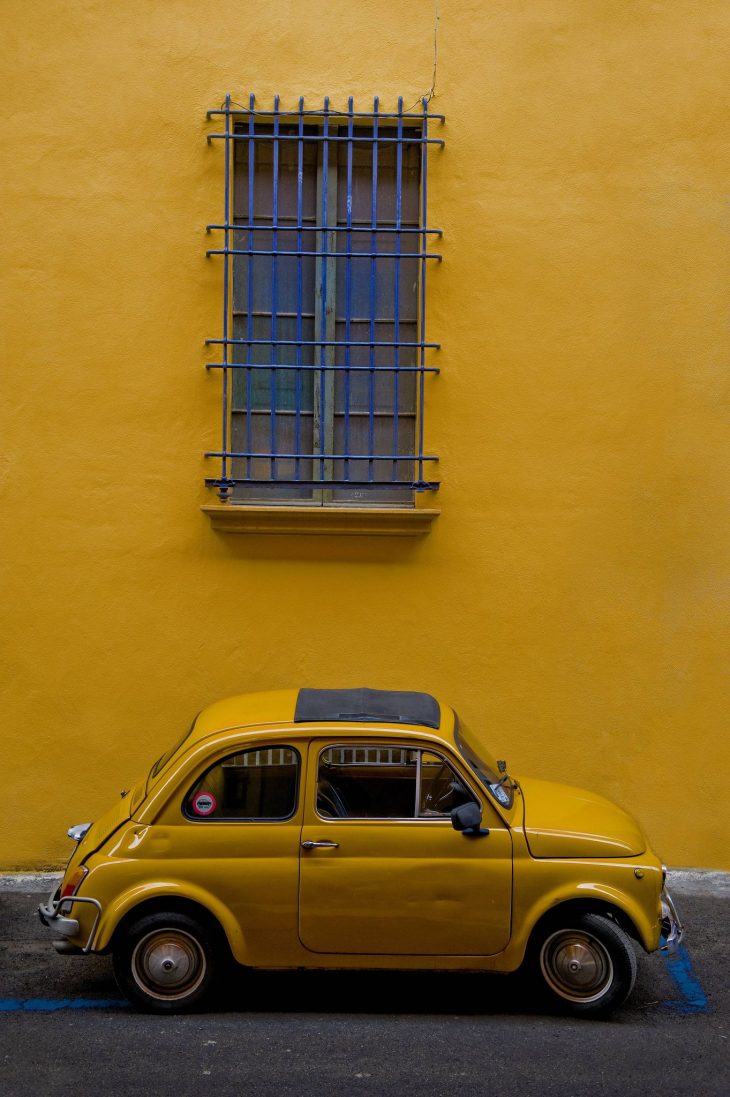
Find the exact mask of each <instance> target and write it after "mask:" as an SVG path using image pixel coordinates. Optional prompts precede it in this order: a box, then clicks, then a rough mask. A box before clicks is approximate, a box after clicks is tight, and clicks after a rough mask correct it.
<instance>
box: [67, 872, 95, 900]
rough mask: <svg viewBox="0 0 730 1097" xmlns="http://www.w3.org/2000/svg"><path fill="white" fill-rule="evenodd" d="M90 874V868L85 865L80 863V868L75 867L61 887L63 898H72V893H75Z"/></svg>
mask: <svg viewBox="0 0 730 1097" xmlns="http://www.w3.org/2000/svg"><path fill="white" fill-rule="evenodd" d="M88 875H89V870H88V868H86V867H85V866H84V865H79V867H78V868H75V869H74V870H73V872H72V873H71V875H70V876H69V878H68V880H65V881H64V884H63V887H62V888H61V898H62V899H70V898H71V896H72V895H75V894H76V892H77V891H78V890H79V888H80V887H81V881H82V880H83V879H84V878H85V877H86V876H88Z"/></svg>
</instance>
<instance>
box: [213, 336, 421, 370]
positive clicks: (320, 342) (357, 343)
mask: <svg viewBox="0 0 730 1097" xmlns="http://www.w3.org/2000/svg"><path fill="white" fill-rule="evenodd" d="M205 342H206V346H210V345H213V344H221V345H223V346H231V345H233V346H239V347H241V346H242V347H271V346H275V347H432V348H433V349H434V350H439V349H440V347H441V344H440V343H407V342H405V341H404V340H401V339H399V340H397V341H396V342H393V341H392V340H391V341H386V340H383V339H381V340H377V339H364V340H363V339H357V340H356V339H348V340H346V341H344V342H343V341H342V340H336V339H206V340H205ZM274 364H275V363H274ZM322 368H323V369H329V366H323V367H322Z"/></svg>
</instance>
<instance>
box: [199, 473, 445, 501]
mask: <svg viewBox="0 0 730 1097" xmlns="http://www.w3.org/2000/svg"><path fill="white" fill-rule="evenodd" d="M205 484H206V487H209V488H224V487H233V485H235V484H256V485H260V486H264V485H270V486H271V487H274V488H276V487H284V486H287V485H290V486H292V487H301V488H306V487H316V488H357V489H358V490H360V488H374V489H375V490H377V491H379V490H380V489H381V488H410V490H411V491H438V489H439V487H440V484H439V481H438V480H324V479H322V480H304V479H302V480H295V479H294V478H293V477H291V476H282V477H281V478H279V479H277V480H257V479H255V478H254V477H250V478H249V479H245V478H244V477H242V476H228V477H226V478H225V479H219V480H216V479H213V478H212V477H206V480H205ZM286 502H288V503H292V502H293V503H296V500H292V499H288V500H286Z"/></svg>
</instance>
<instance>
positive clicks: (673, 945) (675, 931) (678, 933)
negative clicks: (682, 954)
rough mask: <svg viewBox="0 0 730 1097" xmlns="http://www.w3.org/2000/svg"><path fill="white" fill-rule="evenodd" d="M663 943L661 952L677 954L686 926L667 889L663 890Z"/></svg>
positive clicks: (660, 946)
mask: <svg viewBox="0 0 730 1097" xmlns="http://www.w3.org/2000/svg"><path fill="white" fill-rule="evenodd" d="M661 902H662V941H663V942H664V943H663V944H660V945H659V951H660V952H675V951H676V949H677V948H679V944H680V942H681V940H682V938H683V937H684V926H683V925H682V923H681V922H680V920H679V915H678V914H677V908H676V907H675V905H674V903H673V901H672V897H671V895H670V894H669V892H668V891H667V889H666V888H664V889H663V890H662V894H661Z"/></svg>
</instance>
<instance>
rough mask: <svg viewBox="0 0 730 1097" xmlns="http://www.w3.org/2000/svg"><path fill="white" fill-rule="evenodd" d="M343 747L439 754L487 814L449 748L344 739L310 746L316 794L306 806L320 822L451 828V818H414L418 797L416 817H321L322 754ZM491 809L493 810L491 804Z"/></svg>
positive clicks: (481, 800) (415, 743)
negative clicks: (426, 825) (312, 752)
mask: <svg viewBox="0 0 730 1097" xmlns="http://www.w3.org/2000/svg"><path fill="white" fill-rule="evenodd" d="M318 744H319V745H318ZM340 747H341V748H344V749H345V750H348V749H353V748H355V749H360V750H361V749H363V748H367V747H379V748H381V749H384V750H389V749H392V750H412V751H419V752H421V753H424V752H427V753H430V754H436V755H438V757H440V758H443V760H444V762H446V763H447V764H448V765H449V766H450V768H451V769H452V770H453V771H454V772H455V773H456V775H457V776H458V777H459V778H460V779H461V781H462V782H463V784H464V786H465V787H466V788H467V789H468V791H469V792H470V793H471V795H472V796H473V797H474V802H475V803H477V804H478V805H479V806H480V808H481V809H482V811H484V808H485V798H484V797H482V796H481V795H480V794H479V793H478V792H477V791H476V789H475V788H474V785H473V783H472V782H471V781H470V780H469V779H468V778H467V776H466V775H465V774H464V771H463V769H462V768H461V766H459V765H458V764H457V765H455V764H454V760H455V756H452V755H451V753H450V752H449V751H448V748H447V747H446V746H445V745H444V744H442V743H438V744H435V745H434V744H432V743H425V742H420V741H408V740H405V741H404V740H391V739H386V740H383V741H381V742H378V741H376V740H373V739H364V738H363V739H351V740H349V741H348V740H345V741H343V740H341V739H337V740H331V741H327V742H323V741H322V740H312V742H311V744H310V750H311V748H314V750H315V754H316V758H315V761H314V765H313V767H312V769H313V779H312V785H311V791H312V793H313V802H312V801H311V800H310V802H309V803H307V805H306V807H307V808H308V807H309V806H310V805H311V806H312V808H313V813H314V817H315V818H316V819H317V820H318V821H320V822H323V823H376V824H379V825H382V824H384V823H431V824H436V825H438V826H443V825H444V824H446V825H448V826H449V827H450V826H451V825H452V823H451V816H450V815H441V816H435V815H417V814H415V810H416V799H417V798H416V796H414V800H413V803H414V807H413V810H414V814H413V815H390V816H387V815H345V816H334V817H333V816H327V815H321V814H320V812H319V811H318V810H317V790H318V788H319V763H320V758H321V757H322V754H324V752H325V751H326V750H337V749H338V748H340ZM419 768H420V767H419ZM416 791H418V785H417V786H416ZM489 806H490V808H491V804H490V805H489ZM500 821H501V820H500Z"/></svg>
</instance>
